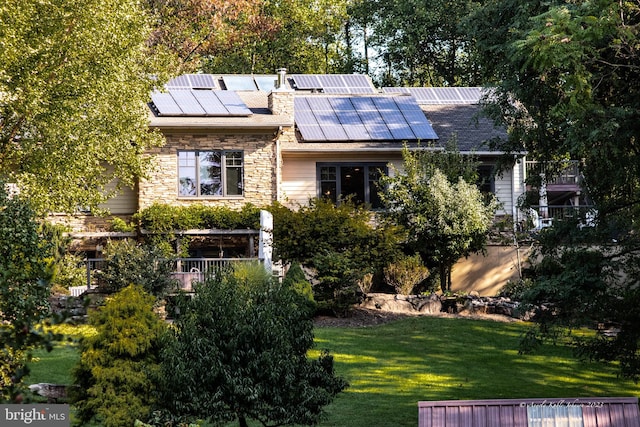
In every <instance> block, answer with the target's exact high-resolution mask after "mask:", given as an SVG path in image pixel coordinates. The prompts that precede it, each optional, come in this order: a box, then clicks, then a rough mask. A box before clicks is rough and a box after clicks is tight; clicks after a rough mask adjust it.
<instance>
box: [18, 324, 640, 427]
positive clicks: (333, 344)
mask: <svg viewBox="0 0 640 427" xmlns="http://www.w3.org/2000/svg"><path fill="white" fill-rule="evenodd" d="M526 328H527V325H525V324H522V323H498V322H492V321H480V320H465V319H446V318H432V317H416V318H408V319H403V320H398V321H395V322H392V323H388V324H385V325H380V326H375V327H366V328H317V329H316V330H315V335H316V342H317V348H316V349H315V350H314V351H313V354H312V356H317V355H318V353H319V351H320V350H321V349H324V348H327V349H329V350H330V351H331V353H332V354H333V355H334V358H335V366H336V371H337V373H338V374H339V375H341V376H344V377H345V378H346V379H347V380H348V381H349V383H350V387H349V388H348V389H347V390H345V392H344V393H341V394H340V395H339V396H338V397H337V398H336V400H335V401H334V402H333V403H332V404H331V405H330V406H329V407H327V412H328V419H327V420H326V421H324V422H323V423H322V424H321V426H325V427H326V426H340V427H359V426H367V427H370V426H376V427H386V426H394V427H397V426H415V425H416V424H417V417H418V410H417V402H418V401H420V400H449V399H491V398H524V397H528V398H535V397H547V398H552V397H587V396H588V397H597V396H636V395H638V394H639V392H640V388H639V387H638V385H636V384H634V383H633V382H631V381H627V380H622V379H619V378H618V377H617V376H616V374H617V371H616V367H615V366H614V365H603V364H599V363H590V362H583V361H579V360H576V359H575V358H573V357H572V354H571V349H570V348H568V347H566V346H563V345H557V346H553V345H544V346H543V347H542V348H541V349H540V350H539V351H538V352H537V353H535V354H533V355H518V351H517V348H518V340H519V338H520V335H521V334H522V333H523V332H524V331H525V330H526ZM39 357H40V360H39V361H38V362H36V363H33V364H32V366H31V367H32V375H31V377H30V382H58V380H52V379H51V378H53V375H59V376H58V377H56V378H60V379H62V380H64V379H68V378H69V377H68V372H69V370H70V368H71V366H72V365H73V363H75V360H77V357H78V356H77V352H75V349H74V348H73V347H71V348H69V347H64V346H62V347H59V348H56V349H55V350H54V351H53V352H52V353H48V354H47V353H44V354H39ZM54 371H58V372H54ZM61 382H63V383H68V381H61Z"/></svg>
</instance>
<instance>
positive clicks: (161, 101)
mask: <svg viewBox="0 0 640 427" xmlns="http://www.w3.org/2000/svg"><path fill="white" fill-rule="evenodd" d="M151 102H152V103H153V105H154V107H155V109H156V110H157V112H158V114H160V115H174V116H180V115H182V110H181V109H180V107H178V104H177V103H176V101H174V100H173V97H172V96H171V95H170V94H168V93H164V92H154V93H152V94H151Z"/></svg>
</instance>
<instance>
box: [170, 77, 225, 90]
mask: <svg viewBox="0 0 640 427" xmlns="http://www.w3.org/2000/svg"><path fill="white" fill-rule="evenodd" d="M166 87H167V89H215V88H216V81H215V77H214V76H213V75H212V74H182V75H180V76H177V77H174V78H173V79H171V80H169V81H168V82H167V84H166Z"/></svg>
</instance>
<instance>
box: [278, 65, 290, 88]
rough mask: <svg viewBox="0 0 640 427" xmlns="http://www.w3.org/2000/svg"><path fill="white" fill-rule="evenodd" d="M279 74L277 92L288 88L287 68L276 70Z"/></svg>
mask: <svg viewBox="0 0 640 427" xmlns="http://www.w3.org/2000/svg"><path fill="white" fill-rule="evenodd" d="M276 73H278V79H277V80H276V90H282V89H286V88H287V80H286V78H287V69H286V68H278V69H277V70H276Z"/></svg>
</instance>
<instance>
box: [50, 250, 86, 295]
mask: <svg viewBox="0 0 640 427" xmlns="http://www.w3.org/2000/svg"><path fill="white" fill-rule="evenodd" d="M52 282H53V290H54V291H57V292H63V293H68V292H69V288H70V287H72V286H84V285H86V284H87V270H86V268H85V267H84V263H83V261H82V258H81V257H80V256H78V255H74V254H71V253H67V254H65V255H64V256H63V257H62V258H61V259H60V261H58V263H57V264H56V272H55V275H54V276H53V279H52Z"/></svg>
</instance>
